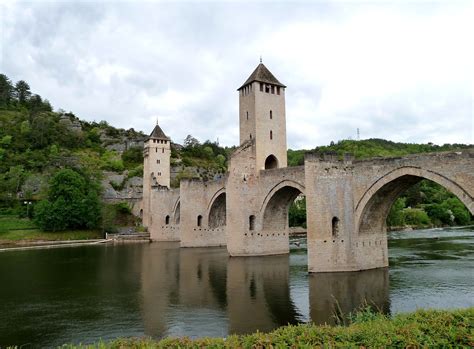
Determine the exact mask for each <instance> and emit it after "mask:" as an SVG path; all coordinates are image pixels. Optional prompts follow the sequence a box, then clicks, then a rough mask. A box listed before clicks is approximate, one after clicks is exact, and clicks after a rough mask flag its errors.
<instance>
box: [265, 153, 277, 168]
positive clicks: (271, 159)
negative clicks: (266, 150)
mask: <svg viewBox="0 0 474 349" xmlns="http://www.w3.org/2000/svg"><path fill="white" fill-rule="evenodd" d="M273 168H278V159H277V158H276V156H275V155H273V154H272V155H268V157H267V158H266V159H265V170H270V169H273Z"/></svg>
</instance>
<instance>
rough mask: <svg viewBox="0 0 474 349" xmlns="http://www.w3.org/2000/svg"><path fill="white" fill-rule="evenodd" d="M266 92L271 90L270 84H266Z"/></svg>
mask: <svg viewBox="0 0 474 349" xmlns="http://www.w3.org/2000/svg"><path fill="white" fill-rule="evenodd" d="M265 92H266V93H269V92H270V85H265Z"/></svg>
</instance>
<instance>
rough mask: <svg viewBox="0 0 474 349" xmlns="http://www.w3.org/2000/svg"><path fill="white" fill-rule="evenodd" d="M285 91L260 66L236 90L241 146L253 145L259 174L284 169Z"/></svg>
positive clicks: (285, 157) (268, 72)
mask: <svg viewBox="0 0 474 349" xmlns="http://www.w3.org/2000/svg"><path fill="white" fill-rule="evenodd" d="M285 88H286V86H285V85H283V84H282V83H281V82H279V81H278V80H277V79H276V78H275V76H273V74H272V73H271V72H270V71H269V70H268V69H267V67H265V65H263V63H260V64H259V65H258V66H257V68H256V69H255V70H254V71H253V73H252V74H251V75H250V76H249V78H248V79H247V80H246V81H245V83H244V84H243V85H242V86H241V87H240V88H239V89H238V91H239V123H240V145H242V144H244V143H245V142H248V141H254V142H255V150H256V154H255V156H256V157H255V162H256V169H258V170H263V169H270V168H281V167H286V165H287V155H286V115H285Z"/></svg>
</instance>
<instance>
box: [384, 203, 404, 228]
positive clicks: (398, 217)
mask: <svg viewBox="0 0 474 349" xmlns="http://www.w3.org/2000/svg"><path fill="white" fill-rule="evenodd" d="M405 202H406V199H405V198H404V197H400V198H398V199H397V200H395V202H394V203H393V205H392V207H391V209H390V212H389V214H388V217H387V225H388V226H389V227H394V226H403V225H405V215H404V214H403V209H404V208H405Z"/></svg>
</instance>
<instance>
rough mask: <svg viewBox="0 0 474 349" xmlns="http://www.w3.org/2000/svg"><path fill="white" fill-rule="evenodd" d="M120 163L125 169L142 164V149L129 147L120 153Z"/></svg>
mask: <svg viewBox="0 0 474 349" xmlns="http://www.w3.org/2000/svg"><path fill="white" fill-rule="evenodd" d="M122 161H123V164H124V165H125V167H126V168H133V167H135V166H137V165H139V164H142V163H143V148H142V147H131V148H129V149H127V150H125V151H124V152H123V153H122Z"/></svg>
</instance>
